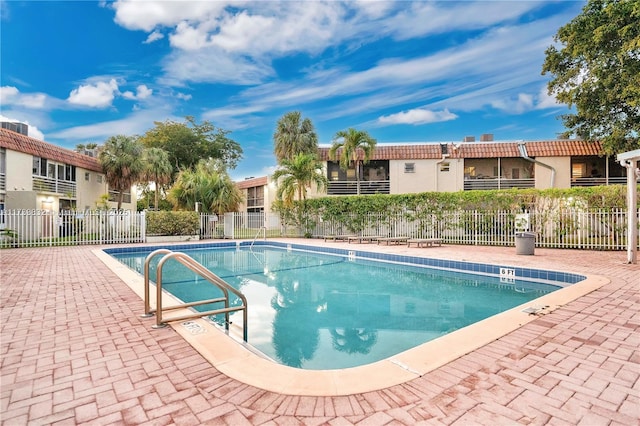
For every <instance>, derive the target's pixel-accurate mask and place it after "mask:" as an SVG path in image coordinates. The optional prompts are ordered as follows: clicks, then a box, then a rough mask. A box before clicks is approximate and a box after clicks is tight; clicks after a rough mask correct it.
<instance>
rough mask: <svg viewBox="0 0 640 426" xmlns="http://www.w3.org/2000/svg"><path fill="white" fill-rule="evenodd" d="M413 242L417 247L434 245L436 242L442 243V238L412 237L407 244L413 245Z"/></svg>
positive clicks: (439, 244)
mask: <svg viewBox="0 0 640 426" xmlns="http://www.w3.org/2000/svg"><path fill="white" fill-rule="evenodd" d="M411 244H415V245H416V247H433V246H435V245H436V244H437V245H438V246H441V245H442V238H411V239H409V240H407V246H408V247H411Z"/></svg>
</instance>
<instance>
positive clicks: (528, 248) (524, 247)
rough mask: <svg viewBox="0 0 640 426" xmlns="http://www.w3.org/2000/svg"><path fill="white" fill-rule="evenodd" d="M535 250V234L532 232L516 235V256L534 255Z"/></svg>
mask: <svg viewBox="0 0 640 426" xmlns="http://www.w3.org/2000/svg"><path fill="white" fill-rule="evenodd" d="M535 249H536V234H534V233H532V232H517V233H516V254H527V255H531V254H534V252H535Z"/></svg>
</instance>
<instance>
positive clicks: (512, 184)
mask: <svg viewBox="0 0 640 426" xmlns="http://www.w3.org/2000/svg"><path fill="white" fill-rule="evenodd" d="M535 186H536V180H535V179H533V178H531V179H503V178H497V177H496V178H483V179H465V180H464V190H465V191H473V190H480V189H510V188H534V187H535Z"/></svg>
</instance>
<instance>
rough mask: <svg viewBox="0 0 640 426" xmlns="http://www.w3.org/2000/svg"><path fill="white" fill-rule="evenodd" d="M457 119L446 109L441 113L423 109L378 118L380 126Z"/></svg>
mask: <svg viewBox="0 0 640 426" xmlns="http://www.w3.org/2000/svg"><path fill="white" fill-rule="evenodd" d="M456 118H458V116H457V115H455V114H454V113H452V112H449V110H448V109H445V110H442V111H430V110H427V109H423V108H416V109H411V110H409V111H402V112H399V113H396V114H390V115H385V116H382V117H379V118H378V122H379V123H381V124H414V125H417V124H428V123H438V122H441V121H450V120H455V119H456Z"/></svg>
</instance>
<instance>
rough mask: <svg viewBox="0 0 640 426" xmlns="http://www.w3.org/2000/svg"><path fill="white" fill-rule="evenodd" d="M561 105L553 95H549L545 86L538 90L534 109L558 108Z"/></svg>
mask: <svg viewBox="0 0 640 426" xmlns="http://www.w3.org/2000/svg"><path fill="white" fill-rule="evenodd" d="M561 105H562V104H560V103H559V102H558V100H557V99H556V98H555V97H554V96H551V95H549V93H548V92H547V88H546V86H545V87H543V88H542V89H541V90H540V93H539V94H538V102H537V103H536V109H547V108H558V107H560V106H561Z"/></svg>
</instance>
